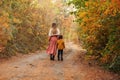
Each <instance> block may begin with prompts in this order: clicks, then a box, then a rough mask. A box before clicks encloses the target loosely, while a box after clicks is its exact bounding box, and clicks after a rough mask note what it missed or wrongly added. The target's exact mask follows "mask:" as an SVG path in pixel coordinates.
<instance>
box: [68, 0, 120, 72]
mask: <svg viewBox="0 0 120 80" xmlns="http://www.w3.org/2000/svg"><path fill="white" fill-rule="evenodd" d="M69 3H70V4H74V5H75V8H76V9H77V10H76V11H75V12H72V13H74V14H75V16H76V18H77V20H76V21H77V22H78V23H79V26H78V28H77V32H78V36H79V39H80V40H81V41H83V46H84V48H85V49H87V58H90V59H93V60H95V61H96V62H98V63H99V64H100V65H103V66H104V67H105V68H106V69H109V70H111V71H113V72H118V73H119V72H120V38H119V37H120V6H119V5H120V1H119V0H96V1H95V0H71V1H70V2H69Z"/></svg>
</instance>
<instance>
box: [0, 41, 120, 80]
mask: <svg viewBox="0 0 120 80" xmlns="http://www.w3.org/2000/svg"><path fill="white" fill-rule="evenodd" d="M78 52H84V50H83V49H82V48H81V47H78V46H77V45H75V44H73V43H69V44H68V46H67V52H66V53H65V54H64V61H63V62H61V61H57V57H56V60H55V61H50V60H49V56H48V55H47V54H45V51H43V52H37V54H30V55H24V56H19V57H12V58H10V59H9V60H6V61H4V60H3V62H2V60H1V63H0V80H120V78H119V79H116V77H117V76H118V75H116V74H113V73H110V72H107V71H104V70H102V69H100V68H97V67H90V66H88V65H85V64H82V62H78V61H76V60H75V58H76V57H75V55H78Z"/></svg>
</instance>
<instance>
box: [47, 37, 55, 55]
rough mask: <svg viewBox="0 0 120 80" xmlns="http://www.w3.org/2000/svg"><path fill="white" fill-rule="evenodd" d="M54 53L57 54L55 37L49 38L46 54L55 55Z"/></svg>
mask: <svg viewBox="0 0 120 80" xmlns="http://www.w3.org/2000/svg"><path fill="white" fill-rule="evenodd" d="M56 52H57V37H56V36H52V37H51V38H50V42H49V46H48V48H47V53H48V54H53V55H56Z"/></svg>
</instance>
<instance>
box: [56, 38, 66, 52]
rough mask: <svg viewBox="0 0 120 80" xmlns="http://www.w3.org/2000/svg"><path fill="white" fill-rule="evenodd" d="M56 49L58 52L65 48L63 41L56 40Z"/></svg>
mask: <svg viewBox="0 0 120 80" xmlns="http://www.w3.org/2000/svg"><path fill="white" fill-rule="evenodd" d="M57 48H58V50H63V49H64V48H65V43H64V41H63V39H59V40H57Z"/></svg>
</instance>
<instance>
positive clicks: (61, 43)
mask: <svg viewBox="0 0 120 80" xmlns="http://www.w3.org/2000/svg"><path fill="white" fill-rule="evenodd" d="M57 48H58V61H59V60H61V61H63V49H64V48H65V43H64V41H63V36H62V35H60V36H59V37H58V40H57Z"/></svg>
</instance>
